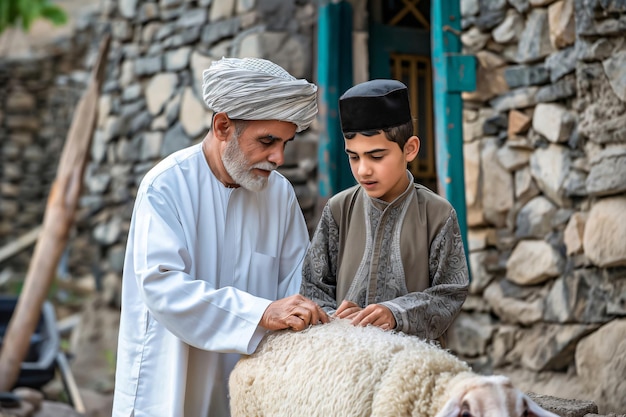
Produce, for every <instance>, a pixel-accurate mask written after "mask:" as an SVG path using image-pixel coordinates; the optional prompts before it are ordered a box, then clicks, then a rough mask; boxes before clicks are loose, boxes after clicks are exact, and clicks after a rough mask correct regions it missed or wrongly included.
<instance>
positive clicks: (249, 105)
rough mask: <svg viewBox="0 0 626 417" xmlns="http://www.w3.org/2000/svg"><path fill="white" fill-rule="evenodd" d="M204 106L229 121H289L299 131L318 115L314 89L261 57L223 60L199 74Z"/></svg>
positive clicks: (311, 85)
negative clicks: (229, 119)
mask: <svg viewBox="0 0 626 417" xmlns="http://www.w3.org/2000/svg"><path fill="white" fill-rule="evenodd" d="M202 76H203V82H202V95H203V98H204V102H205V103H206V104H207V106H208V107H209V108H210V109H211V110H213V111H214V112H216V113H220V112H224V113H226V114H227V115H228V117H230V118H231V119H242V120H280V121H286V122H291V123H293V124H295V125H296V126H297V129H296V131H297V132H300V131H302V130H304V129H306V128H307V127H309V125H310V124H311V122H312V121H313V119H315V115H316V114H317V99H316V92H317V86H316V85H315V84H311V83H309V82H308V81H307V80H303V79H296V78H295V77H293V76H292V75H291V74H289V73H288V72H287V71H285V70H284V69H283V68H281V67H280V66H278V65H276V64H274V63H273V62H270V61H268V60H265V59H261V58H222V59H220V60H219V61H215V62H213V63H212V64H211V66H210V67H209V69H206V70H204V72H203V73H202Z"/></svg>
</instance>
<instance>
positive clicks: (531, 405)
mask: <svg viewBox="0 0 626 417" xmlns="http://www.w3.org/2000/svg"><path fill="white" fill-rule="evenodd" d="M524 401H526V406H527V407H528V417H559V416H558V415H556V414H554V413H551V412H550V411H548V410H544V409H543V408H541V407H539V404H537V403H536V402H534V401H533V400H531V399H530V397H528V396H527V395H524Z"/></svg>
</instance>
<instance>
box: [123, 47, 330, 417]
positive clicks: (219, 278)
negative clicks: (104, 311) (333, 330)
mask: <svg viewBox="0 0 626 417" xmlns="http://www.w3.org/2000/svg"><path fill="white" fill-rule="evenodd" d="M203 75H204V79H203V94H204V100H205V102H206V103H207V105H208V107H209V108H210V109H212V110H213V111H214V116H213V125H212V127H211V129H210V130H209V132H208V134H207V136H206V137H205V138H204V140H203V141H202V142H201V143H200V144H197V145H194V146H191V147H189V148H187V149H183V150H181V151H178V152H175V153H174V154H172V155H170V156H169V157H167V158H166V159H164V160H163V161H162V162H160V163H159V164H158V165H157V166H156V167H154V168H153V169H152V170H151V171H150V172H148V173H147V174H146V176H145V178H144V179H143V181H142V183H141V185H140V187H139V191H138V194H137V198H136V202H135V208H134V212H133V217H132V220H131V228H130V232H129V237H128V246H127V250H126V259H125V265H124V276H123V290H122V315H121V323H120V334H119V347H118V357H117V371H116V384H115V394H114V404H113V415H114V416H135V417H142V416H150V417H156V416H168V417H172V416H181V417H182V416H185V417H196V416H197V417H200V416H201V417H207V416H211V417H214V416H215V417H219V416H228V415H229V411H228V397H227V395H228V393H227V382H228V376H229V374H230V371H231V370H232V368H233V366H234V365H235V363H236V362H237V360H238V358H239V354H250V353H252V352H253V351H254V350H255V349H256V347H257V345H258V343H259V342H260V340H261V339H262V338H263V336H264V334H265V333H266V332H267V331H268V330H279V329H285V328H291V329H294V330H302V329H304V328H306V327H308V325H309V324H316V323H318V322H328V317H327V316H326V314H325V313H324V312H323V311H322V310H321V309H320V308H319V307H318V306H317V305H316V304H314V303H313V302H311V301H310V300H307V299H305V298H303V297H302V296H300V295H297V293H298V289H299V286H300V281H301V266H302V260H303V258H304V255H305V252H306V248H307V246H308V232H307V228H306V225H305V222H304V219H303V216H302V212H301V210H300V207H299V205H298V201H297V200H296V196H295V194H294V191H293V188H292V186H291V185H290V184H289V182H288V181H287V180H286V179H285V178H284V177H283V176H282V175H280V174H279V173H277V172H276V171H274V170H275V169H276V168H277V167H278V166H280V165H281V164H282V163H283V158H284V148H285V146H286V145H287V142H289V141H290V140H292V139H293V138H294V135H295V133H296V132H298V131H301V130H303V129H306V128H307V127H308V126H309V124H310V123H311V122H312V121H313V119H314V118H315V115H316V113H317V104H316V90H317V88H316V86H315V85H313V84H310V83H308V82H307V81H306V80H296V79H295V78H294V77H292V76H291V75H289V74H288V73H287V72H286V71H285V70H283V69H282V68H281V67H279V66H277V65H275V64H273V63H271V62H269V61H266V60H263V59H247V58H246V59H235V58H223V59H221V60H219V61H216V62H214V63H213V64H212V65H211V67H210V68H209V69H208V70H206V71H204V74H203ZM292 294H296V295H292ZM283 297H286V298H283ZM272 300H278V301H272Z"/></svg>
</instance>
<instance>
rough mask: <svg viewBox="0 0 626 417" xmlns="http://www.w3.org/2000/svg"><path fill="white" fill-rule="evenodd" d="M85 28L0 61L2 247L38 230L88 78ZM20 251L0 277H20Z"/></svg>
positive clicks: (24, 257)
mask: <svg viewBox="0 0 626 417" xmlns="http://www.w3.org/2000/svg"><path fill="white" fill-rule="evenodd" d="M91 39H92V36H91V31H90V29H89V28H88V27H87V26H83V27H80V28H79V30H78V33H77V36H76V37H74V38H72V39H65V40H64V41H61V42H59V43H54V44H51V45H50V47H49V48H48V49H47V50H45V51H41V50H40V51H37V52H36V53H29V54H23V55H20V56H17V57H8V58H4V59H0V245H4V244H7V243H10V242H11V241H13V240H14V239H16V238H17V237H19V236H22V235H24V234H26V233H27V232H29V231H30V230H32V229H33V228H35V227H37V226H38V225H40V224H41V222H42V219H43V213H44V209H45V204H46V199H47V196H48V192H49V190H50V186H51V184H52V181H53V179H54V177H55V174H56V168H57V163H58V159H59V156H60V154H61V150H62V148H63V144H64V141H65V136H66V134H67V131H68V129H69V126H70V123H71V119H72V112H73V109H74V107H75V106H76V103H77V102H78V100H79V98H80V96H81V94H82V93H83V91H84V89H85V85H86V80H87V77H88V75H89V74H87V73H85V71H83V70H82V68H84V64H85V60H84V58H85V54H86V51H87V50H88V49H89V43H90V40H91ZM31 253H32V248H31V250H28V249H27V250H24V251H23V252H21V253H19V254H17V255H16V256H14V257H12V258H11V259H9V260H7V261H6V262H5V263H3V264H2V267H1V268H0V271H8V270H14V271H15V272H16V273H18V274H20V275H23V273H24V272H25V269H26V266H27V265H28V261H29V259H30V256H31Z"/></svg>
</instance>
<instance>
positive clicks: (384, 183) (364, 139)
mask: <svg viewBox="0 0 626 417" xmlns="http://www.w3.org/2000/svg"><path fill="white" fill-rule="evenodd" d="M344 140H345V145H346V153H347V154H348V159H349V161H350V169H352V175H354V178H355V179H356V180H357V182H358V183H359V184H361V186H362V187H363V189H364V190H365V192H366V193H367V195H369V196H370V197H372V198H378V199H380V200H383V201H386V202H391V201H393V200H394V199H395V198H396V197H398V196H399V195H400V194H402V193H403V192H404V190H405V189H406V187H407V186H408V185H409V180H408V177H407V175H406V164H407V159H408V157H407V156H406V155H405V152H404V151H402V149H400V146H399V145H398V144H397V143H395V142H391V141H390V140H388V139H387V138H386V137H385V134H384V133H383V132H381V133H379V134H378V135H375V136H364V135H361V134H357V135H356V136H355V137H354V138H352V139H344Z"/></svg>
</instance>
